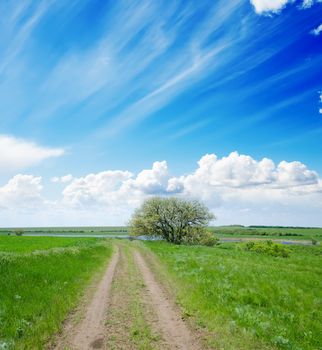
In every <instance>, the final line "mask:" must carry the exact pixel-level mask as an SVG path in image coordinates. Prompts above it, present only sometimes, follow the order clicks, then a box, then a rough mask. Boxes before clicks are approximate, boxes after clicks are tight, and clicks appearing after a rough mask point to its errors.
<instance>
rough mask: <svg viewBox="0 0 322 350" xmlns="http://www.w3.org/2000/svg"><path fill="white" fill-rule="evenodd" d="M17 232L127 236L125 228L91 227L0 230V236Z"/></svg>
mask: <svg viewBox="0 0 322 350" xmlns="http://www.w3.org/2000/svg"><path fill="white" fill-rule="evenodd" d="M17 231H22V232H23V234H57V235H59V234H77V235H81V234H84V235H90V234H93V235H109V234H110V235H127V234H128V228H127V227H126V226H93V227H88V226H84V227H17V228H0V235H8V234H10V235H14V234H15V233H16V232H17Z"/></svg>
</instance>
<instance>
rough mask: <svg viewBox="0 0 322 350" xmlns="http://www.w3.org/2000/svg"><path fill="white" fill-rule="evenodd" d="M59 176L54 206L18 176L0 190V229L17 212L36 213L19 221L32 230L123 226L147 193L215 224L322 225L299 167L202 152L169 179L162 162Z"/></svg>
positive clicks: (307, 174)
mask: <svg viewBox="0 0 322 350" xmlns="http://www.w3.org/2000/svg"><path fill="white" fill-rule="evenodd" d="M63 178H68V180H69V181H70V182H69V183H68V184H66V186H65V188H64V190H63V192H62V197H61V198H56V200H55V201H53V200H51V201H49V200H46V199H45V198H43V197H42V196H41V191H42V185H41V178H40V177H35V176H32V175H16V176H15V177H13V178H12V179H11V180H10V181H9V182H8V183H7V184H6V185H4V186H3V187H0V208H1V210H0V220H2V222H4V223H3V225H5V222H8V220H9V219H8V211H9V212H11V213H14V212H16V216H15V217H16V218H17V217H18V218H20V216H19V215H20V214H19V212H21V209H24V211H26V209H28V208H29V209H30V208H34V209H35V208H37V210H29V211H28V215H29V216H25V220H29V221H28V222H30V220H31V218H32V220H33V221H32V224H33V225H40V222H41V223H42V225H59V224H60V225H76V226H79V225H93V224H95V225H107V224H109V225H113V224H124V223H126V222H127V220H128V219H129V217H130V215H131V213H132V212H133V210H134V209H135V208H136V207H137V206H139V205H140V203H141V202H142V201H143V200H144V199H146V198H149V197H151V196H153V195H161V196H173V195H176V196H179V197H183V198H197V199H199V200H202V201H204V202H205V203H206V205H207V206H209V208H211V210H213V211H214V212H215V213H216V214H217V216H218V217H219V221H218V223H221V224H223V223H224V224H229V223H230V224H231V223H236V222H239V223H242V224H261V223H262V224H264V223H265V224H276V225H279V224H284V225H307V226H310V225H322V221H321V215H320V214H318V213H321V211H322V179H321V178H320V177H319V176H318V174H317V173H316V172H315V171H313V170H310V169H308V168H307V166H306V165H305V164H303V163H301V162H299V161H293V162H287V161H281V162H280V163H278V164H275V163H274V162H273V161H272V160H271V159H268V158H263V159H261V160H256V159H254V158H252V157H251V156H249V155H242V154H239V153H237V152H232V153H230V154H229V155H228V156H226V157H222V158H219V157H218V156H216V155H215V154H206V155H204V156H203V157H201V159H200V160H199V162H198V166H197V168H196V169H195V171H193V172H191V173H190V174H187V175H181V176H177V177H173V176H172V177H171V175H170V173H169V169H168V165H167V162H166V161H160V162H154V163H153V165H152V167H151V169H144V170H142V171H140V172H139V173H138V174H134V173H132V172H129V171H123V170H107V171H103V172H99V173H96V174H88V175H86V176H84V177H79V178H72V177H71V175H66V176H62V177H57V178H56V179H57V182H58V181H59V182H61V181H62V179H63ZM56 179H55V181H56ZM6 209H7V210H6ZM3 213H5V214H3ZM39 220H42V221H39ZM18 222H20V219H19V220H18Z"/></svg>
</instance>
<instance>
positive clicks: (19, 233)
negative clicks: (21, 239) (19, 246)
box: [15, 229, 24, 236]
mask: <svg viewBox="0 0 322 350" xmlns="http://www.w3.org/2000/svg"><path fill="white" fill-rule="evenodd" d="M23 234H24V230H21V229H17V230H15V235H16V236H22V235H23Z"/></svg>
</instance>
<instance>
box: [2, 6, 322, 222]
mask: <svg viewBox="0 0 322 350" xmlns="http://www.w3.org/2000/svg"><path fill="white" fill-rule="evenodd" d="M0 11H1V13H5V14H6V15H5V16H2V18H1V19H0V31H1V41H0V181H1V182H0V194H1V195H2V201H1V200H0V218H2V219H3V220H2V221H3V222H4V225H11V226H16V225H15V222H21V223H22V224H23V225H37V224H38V222H39V225H40V224H43V225H44V224H48V225H52V224H54V223H58V224H62V225H77V224H78V223H79V222H81V223H82V224H89V225H92V224H96V223H97V224H100V225H101V224H113V223H117V224H118V223H123V222H125V221H126V220H127V218H128V217H129V215H130V213H131V211H132V210H133V208H134V207H135V206H136V205H139V203H140V202H141V201H142V200H143V199H144V198H147V197H148V196H150V195H155V194H157V195H160V194H161V195H179V196H188V197H198V198H199V197H200V198H199V199H201V200H203V201H205V202H206V203H207V204H208V205H209V206H210V207H211V208H212V209H213V210H214V212H216V213H218V223H233V221H234V222H241V223H245V224H252V223H265V224H274V223H275V222H276V224H287V225H292V224H294V225H297V224H298V225H300V224H303V225H310V224H312V225H322V221H321V220H322V219H321V218H322V215H321V214H322V199H321V176H322V175H321V174H322V162H321V149H322V92H321V91H322V69H321V66H322V26H321V24H322V2H321V1H314V0H304V1H303V0H302V1H287V0H251V1H249V0H244V1H241V0H230V1H198V2H196V1H187V0H185V1H165V2H164V1H163V2H161V1H154V0H153V1H152V0H148V1H130V0H128V1H117V2H115V1H94V0H91V1H76V0H73V1H71V0H70V1H50V0H47V1H28V0H23V1H19V2H17V1H6V2H1V4H0ZM320 33H321V34H320ZM234 151H237V152H238V154H239V155H246V156H248V157H249V159H251V160H249V159H248V158H247V159H248V160H247V159H246V158H245V159H244V158H242V157H240V156H239V157H237V158H236V157H234V156H233V155H232V156H230V155H231V154H232V152H234ZM1 153H2V155H1ZM206 154H215V155H216V160H212V161H213V163H215V162H217V163H218V161H219V162H220V161H221V160H223V159H228V160H229V162H228V163H229V165H227V164H226V163H225V161H224V163H218V164H219V165H218V166H221V165H220V164H226V165H222V166H223V167H226V168H225V169H226V170H225V175H222V176H221V177H220V176H219V175H218V171H219V172H220V170H218V169H217V165H216V166H215V168H216V170H211V171H210V170H209V172H210V173H209V174H208V175H207V176H208V177H207V180H205V177H204V176H203V177H202V178H201V179H198V184H203V185H204V187H203V188H202V190H200V192H199V194H198V193H194V192H193V191H192V190H191V189H189V185H187V181H188V182H189V179H188V177H189V176H196V172H197V171H198V164H197V162H198V161H199V160H200V159H201V158H202V157H203V156H205V155H206ZM263 158H268V159H270V160H272V162H274V166H275V168H274V169H271V172H272V174H270V175H269V176H268V175H267V176H268V177H269V178H270V179H273V178H274V180H269V181H271V182H269V181H268V180H267V178H265V181H262V182H260V185H259V181H258V179H256V181H255V180H254V176H255V175H254V174H255V173H256V171H257V170H256V169H257V167H258V164H259V163H260V161H261V160H262V159H263ZM243 160H245V163H242V165H241V164H239V163H240V162H242V161H243ZM157 161H159V162H161V163H157V165H156V167H155V169H154V170H153V168H152V164H153V163H154V162H157ZM162 161H166V170H165V168H164V167H163V165H162V164H163V163H162ZM284 161H286V162H287V164H293V163H292V162H297V163H299V164H301V166H298V167H295V168H296V169H295V168H294V167H293V168H294V169H293V168H292V166H291V165H288V170H287V171H288V176H289V178H290V179H293V180H294V178H295V177H296V179H297V180H296V181H297V182H296V184H295V182H294V181H293V180H292V181H291V180H290V181H289V182H288V184H287V185H286V182H285V181H284V180H283V181H284V182H283V181H282V180H281V176H282V175H280V172H281V171H280V168H283V166H282V167H280V168H279V164H281V163H280V162H284ZM251 162H257V163H256V164H257V165H256V164H255V163H254V164H255V165H254V164H253V163H252V164H253V165H252V168H251V169H250V170H249V169H248V168H247V166H249V164H250V163H251ZM237 163H238V164H239V165H236V164H237ZM158 164H159V165H158ZM160 164H161V165H160ZM282 164H284V163H282ZM293 165H294V164H293ZM303 167H305V169H304V168H303ZM240 168H241V170H240ZM149 169H150V170H149ZM212 169H213V168H212ZM238 169H239V170H238ZM245 169H248V171H249V172H250V173H251V175H249V176H248V182H247V184H246V182H245V181H244V179H241V178H240V176H241V175H240V174H242V173H243V171H245ZM283 169H284V168H283ZM113 171H114V173H113ZM147 171H148V173H147ZM149 171H150V173H149ZM153 171H154V172H153ZM158 171H161V173H162V171H163V172H164V171H165V173H162V174H163V175H162V174H161V175H162V176H163V177H164V178H163V177H162V176H161V175H160V173H159V172H158ZM283 171H284V170H283ZM305 171H307V172H314V174H315V175H314V179H313V177H312V176H311V175H312V174H311V173H310V174H309V173H307V172H305ZM106 172H112V173H109V174H110V175H108V176H107V175H106ZM117 172H119V173H117ZM126 172H131V175H129V176H128V177H127V175H126ZM142 172H143V175H142V176H143V177H141V180H142V181H143V179H144V181H145V182H149V181H150V182H151V183H153V184H154V185H153V186H154V187H153V186H152V187H153V188H152V187H151V188H152V189H151V188H149V189H147V188H145V187H144V186H145V185H144V184H143V182H140V181H141V180H140V181H139V179H138V178H139V175H140V174H141V173H142ZM214 172H215V173H214ZM293 172H294V173H293ZM69 174H70V176H69V177H68V180H67V178H65V180H63V181H61V177H62V176H65V175H69ZM89 174H93V176H94V178H93V179H91V178H90V179H89V180H88V178H87V176H88V175H89ZM102 174H103V180H102V179H101V178H100V176H101V175H102ZM104 174H105V175H106V176H107V178H106V176H105V175H104ZM156 174H157V175H156ZM256 174H257V173H256ZM17 176H18V177H17ZM19 176H20V177H19ZM26 176H29V177H26ZM109 176H111V177H113V179H114V178H115V179H114V180H113V181H112V184H111V180H110V177H109ZM153 176H154V177H153ZM160 176H161V177H160ZM283 176H284V175H283ZM97 177H98V178H100V180H99V183H100V184H99V185H98V184H97V182H96V181H98V180H97ZM219 177H220V179H219ZM229 177H231V179H232V180H234V181H235V180H236V181H235V182H234V183H233V185H232V184H231V183H229V184H227V181H226V180H227V179H228V178H229ZM179 178H181V180H180V181H181V182H180V186H181V187H180V186H179V187H180V189H179V187H178V188H176V190H171V191H170V190H169V181H170V180H171V179H175V180H173V181H177V180H178V179H179ZM187 179H188V180H187ZM276 179H277V180H276ZM283 179H285V176H284V177H283ZM129 180H131V181H132V182H131V181H130V182H131V184H129V182H128V181H129ZM215 180H216V181H215ZM237 180H238V181H237ZM115 181H117V183H118V185H116V183H115ZM135 181H136V182H135ZM153 181H154V182H153ZM171 181H172V180H171ZM178 181H179V180H178ZM281 181H282V182H283V184H284V185H283V186H284V187H283V186H282V185H281ZM301 181H302V182H301ZM102 182H103V185H102ZM138 182H140V185H139V184H138ZM268 182H269V183H268ZM214 183H216V184H215V185H214ZM237 184H238V185H237ZM141 185H142V186H143V187H144V188H143V187H142V186H141ZM246 185H247V186H246ZM100 186H103V187H100ZM115 186H116V187H117V186H118V187H117V190H116V187H115ZM122 186H123V187H126V188H127V191H128V192H131V196H130V197H131V198H129V197H126V196H125V195H124V193H123V192H124V188H123V187H122ZM140 186H141V187H140ZM207 186H210V187H211V188H210V189H209V188H208V187H207ZM314 186H315V187H314ZM206 187H207V188H208V190H207V191H206V192H207V193H211V196H210V197H211V198H208V197H207V196H202V195H200V193H203V190H204V189H205V188H206ZM237 187H238V188H237ZM246 187H247V190H246V189H245V188H246ZM295 187H296V189H297V190H296V191H295ZM313 187H314V188H313ZM218 188H219V190H218ZM241 188H243V191H241ZM277 188H278V189H277ZM299 188H301V189H302V192H301V193H300V194H299V193H298V192H299V191H298V189H299ZM255 190H256V191H261V192H260V193H264V192H265V191H268V192H267V193H268V194H267V196H268V197H269V198H271V199H272V203H271V204H268V202H269V203H270V201H265V200H263V202H261V203H258V202H257V201H254V200H252V199H251V198H250V197H252V196H254V197H256V195H255V194H253V195H251V194H250V192H252V191H255ZM102 191H103V192H102ZM104 191H105V192H104ZM122 191H123V192H122ZM281 191H282V192H283V191H284V192H283V193H282V194H281V193H280V192H281ZM294 191H295V192H296V194H294V193H295V192H294ZM97 192H99V193H104V196H106V197H113V200H114V203H115V204H114V206H113V209H111V206H112V204H111V203H110V202H109V201H108V200H106V199H104V198H99V197H100V196H98V195H97ZM240 192H242V193H240ZM21 193H22V194H23V196H25V197H23V196H22V197H21ZM111 193H113V196H112V195H111ZM292 195H293V196H296V198H301V200H302V202H303V203H305V201H307V202H308V203H310V202H312V200H313V201H314V207H312V208H311V207H310V210H309V209H305V210H304V209H303V206H301V205H300V202H301V201H299V205H298V206H297V207H296V208H295V207H294V208H293V207H292V206H290V205H289V203H293V202H294V201H293V200H292ZM231 196H236V198H237V197H238V198H237V199H236V201H234V203H235V202H236V203H239V204H238V205H237V206H236V208H235V204H232V202H230V199H229V198H232V197H231ZM245 196H246V197H247V199H245ZM283 196H284V197H283ZM310 196H315V197H314V198H313V197H310ZM214 198H215V199H214ZM17 202H20V203H18V204H17ZM21 202H23V204H21ZM35 203H37V207H38V208H40V211H41V214H39V213H38V216H37V215H36V214H31V213H34V205H36V204H35ZM280 205H281V206H282V207H283V208H284V209H285V212H283V211H282V214H281V209H280V207H279V206H280ZM98 207H99V210H98V209H97V208H98ZM1 208H2V209H1ZM274 208H275V209H274ZM82 211H83V212H85V213H86V215H85V217H86V218H84V213H82V214H80V213H81V212H82ZM303 211H305V213H304V214H303V215H302V217H301V218H299V213H301V212H303ZM97 212H100V214H99V215H98V214H97ZM106 213H109V214H106ZM267 213H269V214H267ZM254 220H255V221H256V222H254Z"/></svg>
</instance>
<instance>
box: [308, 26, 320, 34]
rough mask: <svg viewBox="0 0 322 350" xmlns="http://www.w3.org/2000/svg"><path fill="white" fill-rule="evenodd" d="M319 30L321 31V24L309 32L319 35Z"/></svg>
mask: <svg viewBox="0 0 322 350" xmlns="http://www.w3.org/2000/svg"><path fill="white" fill-rule="evenodd" d="M321 32H322V24H320V25H319V26H318V27H316V28H314V29H312V30H311V31H310V33H311V34H312V35H315V36H318V35H320V33H321Z"/></svg>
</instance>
